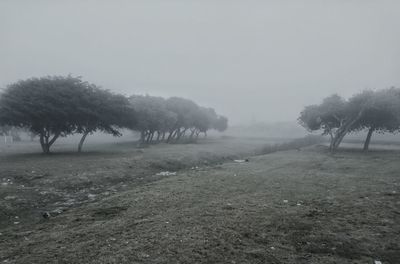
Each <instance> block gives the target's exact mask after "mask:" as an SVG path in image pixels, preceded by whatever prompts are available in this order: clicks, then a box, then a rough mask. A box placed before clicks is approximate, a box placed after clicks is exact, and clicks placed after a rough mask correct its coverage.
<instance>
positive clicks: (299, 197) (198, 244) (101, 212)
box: [0, 148, 400, 263]
mask: <svg viewBox="0 0 400 264" xmlns="http://www.w3.org/2000/svg"><path fill="white" fill-rule="evenodd" d="M399 158H400V155H399V153H398V152H374V153H370V154H367V155H364V154H360V153H358V152H355V153H354V152H342V153H339V154H336V155H334V156H331V155H329V154H327V153H326V152H325V151H324V150H321V149H318V148H312V149H308V150H303V151H287V152H279V153H274V154H270V155H266V156H259V157H253V158H251V159H250V162H248V163H242V164H238V163H234V162H227V163H224V164H222V165H213V166H200V168H199V169H188V170H181V171H179V172H178V174H177V175H176V176H171V177H167V178H165V179H161V180H158V181H155V182H152V183H148V184H145V185H142V186H140V187H138V188H133V189H129V190H126V191H122V192H119V193H117V194H113V195H110V196H108V197H104V198H102V199H99V200H98V201H94V202H92V203H88V204H86V205H82V206H80V207H78V208H74V209H71V210H69V211H67V212H65V213H62V214H60V215H58V216H57V217H54V218H50V219H48V220H42V221H41V222H40V223H38V224H35V225H34V226H31V227H29V228H27V226H25V228H22V227H20V226H18V225H16V226H13V227H11V228H7V229H5V230H4V231H2V235H1V241H2V242H0V260H3V261H4V260H7V262H8V263H373V261H374V260H380V261H382V262H383V263H396V261H397V260H398V259H400V247H399V244H398V241H399V240H400V195H399V193H400V179H399V171H400V165H399V162H398V160H399Z"/></svg>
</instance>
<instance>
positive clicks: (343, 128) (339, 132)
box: [331, 110, 364, 152]
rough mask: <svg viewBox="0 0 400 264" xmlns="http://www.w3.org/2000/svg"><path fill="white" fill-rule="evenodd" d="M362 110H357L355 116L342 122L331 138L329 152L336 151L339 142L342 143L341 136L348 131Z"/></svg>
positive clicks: (360, 115) (359, 116)
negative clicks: (331, 143) (331, 142)
mask: <svg viewBox="0 0 400 264" xmlns="http://www.w3.org/2000/svg"><path fill="white" fill-rule="evenodd" d="M363 113H364V110H361V111H360V112H358V114H357V116H355V117H353V118H352V119H349V120H348V121H346V122H344V124H343V125H341V126H340V127H339V128H338V129H337V130H336V132H335V136H334V138H333V145H332V149H331V152H334V151H336V150H337V149H338V148H339V145H340V143H342V140H343V138H344V137H345V136H346V134H347V133H348V132H349V131H350V129H351V127H352V126H353V125H354V124H355V123H356V122H357V121H358V120H359V119H360V118H361V117H362V115H363Z"/></svg>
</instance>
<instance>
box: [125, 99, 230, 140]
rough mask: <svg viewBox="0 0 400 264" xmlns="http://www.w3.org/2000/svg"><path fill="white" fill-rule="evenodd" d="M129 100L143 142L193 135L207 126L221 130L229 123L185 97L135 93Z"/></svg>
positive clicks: (210, 109) (206, 128) (205, 129)
mask: <svg viewBox="0 0 400 264" xmlns="http://www.w3.org/2000/svg"><path fill="white" fill-rule="evenodd" d="M129 101H130V102H131V104H132V106H133V109H134V111H135V112H136V113H137V125H136V128H137V129H138V130H139V131H140V134H141V137H140V138H141V142H142V143H150V142H160V141H166V142H172V141H177V140H181V139H182V138H184V137H187V138H189V139H195V138H197V137H198V136H199V134H200V133H204V134H205V135H207V131H208V130H210V129H215V130H217V131H224V130H225V129H226V128H227V126H228V119H227V118H226V117H224V116H218V115H217V114H216V112H215V110H214V109H212V108H204V107H201V106H198V105H197V104H196V103H194V102H193V101H191V100H188V99H184V98H179V97H171V98H168V99H164V98H162V97H154V96H148V95H147V96H137V95H135V96H131V97H130V98H129Z"/></svg>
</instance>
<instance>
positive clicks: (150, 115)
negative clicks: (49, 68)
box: [0, 76, 228, 153]
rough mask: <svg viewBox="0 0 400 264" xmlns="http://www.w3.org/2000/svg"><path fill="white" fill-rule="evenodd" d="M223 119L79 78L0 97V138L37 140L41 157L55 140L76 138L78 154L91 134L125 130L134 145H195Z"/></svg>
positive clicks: (51, 79) (26, 86) (34, 81)
mask: <svg viewBox="0 0 400 264" xmlns="http://www.w3.org/2000/svg"><path fill="white" fill-rule="evenodd" d="M227 126H228V119H227V118H226V117H223V116H219V115H217V114H216V112H215V110H214V109H212V108H204V107H201V106H198V105H197V104H196V103H194V102H193V101H191V100H188V99H183V98H178V97H172V98H168V99H164V98H161V97H154V96H148V95H147V96H138V95H133V96H131V97H126V96H123V95H120V94H115V93H112V92H110V91H109V90H104V89H101V88H100V87H98V86H97V85H95V84H91V83H88V82H85V81H83V80H82V79H81V78H80V77H72V76H66V77H65V76H48V77H42V78H31V79H27V80H20V81H18V82H15V83H12V84H10V85H8V86H7V87H6V88H5V89H4V91H2V93H1V94H0V134H4V135H8V134H9V133H11V131H13V129H15V128H19V129H24V130H26V131H28V132H29V133H31V135H32V136H38V137H39V141H40V145H41V147H42V150H43V152H44V153H50V148H51V146H52V145H53V144H54V142H55V141H56V140H57V139H58V138H59V137H65V136H67V135H71V134H81V135H82V137H81V140H80V142H79V145H78V151H81V150H82V146H83V143H84V141H85V139H86V137H87V136H88V135H90V134H92V133H94V132H96V131H101V132H104V133H108V134H112V135H114V136H121V132H120V131H121V129H122V128H127V129H130V130H134V131H138V132H140V134H141V138H140V142H141V143H142V144H146V143H157V142H177V141H179V140H183V139H184V138H186V139H196V138H197V137H198V136H199V134H200V133H204V134H205V135H206V133H207V131H208V130H210V129H215V130H218V131H224V130H225V129H226V128H227Z"/></svg>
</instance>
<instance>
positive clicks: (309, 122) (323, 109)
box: [298, 94, 348, 150]
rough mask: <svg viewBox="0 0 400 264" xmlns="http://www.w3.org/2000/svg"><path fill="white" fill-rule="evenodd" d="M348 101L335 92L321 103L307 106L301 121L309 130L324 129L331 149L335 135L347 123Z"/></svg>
mask: <svg viewBox="0 0 400 264" xmlns="http://www.w3.org/2000/svg"><path fill="white" fill-rule="evenodd" d="M347 103H348V102H346V101H345V100H344V99H343V98H342V97H340V96H339V95H337V94H333V95H331V96H329V97H327V98H325V99H324V100H323V101H322V103H321V104H320V105H310V106H306V107H305V108H304V110H303V111H302V112H301V113H300V117H299V118H298V120H299V123H300V124H301V125H302V126H303V127H305V128H306V129H307V130H308V131H310V132H312V131H318V130H322V135H329V136H330V139H331V144H330V149H331V150H333V149H334V145H335V135H336V134H337V132H338V130H339V128H340V127H341V126H342V125H343V124H344V123H345V120H346V117H347V116H346V109H347Z"/></svg>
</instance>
